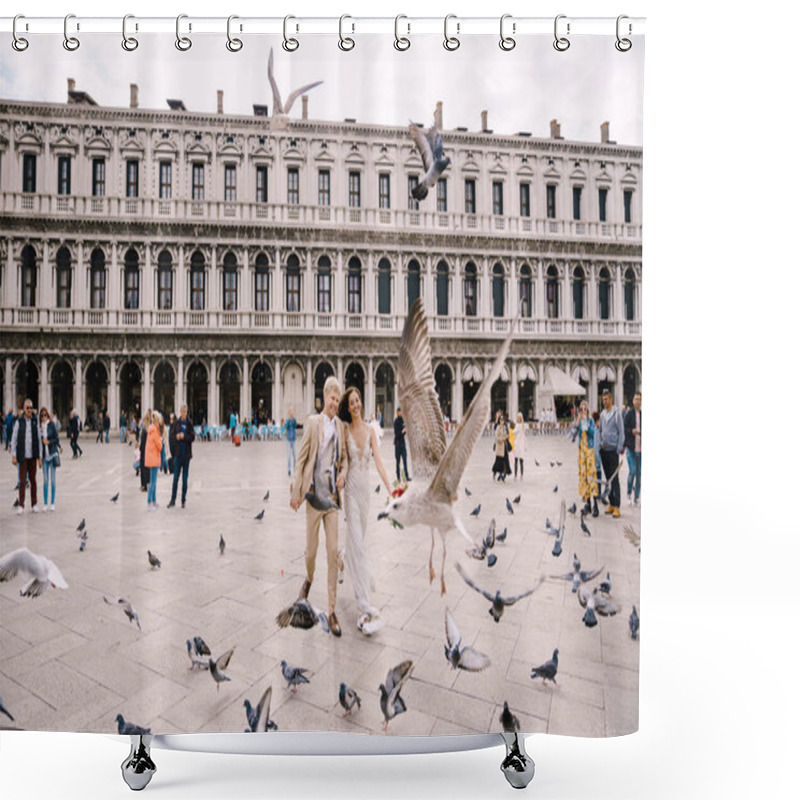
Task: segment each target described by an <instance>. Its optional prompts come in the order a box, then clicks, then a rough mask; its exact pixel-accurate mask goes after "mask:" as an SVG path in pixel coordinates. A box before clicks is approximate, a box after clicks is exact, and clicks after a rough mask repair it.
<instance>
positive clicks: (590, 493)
mask: <svg viewBox="0 0 800 800" xmlns="http://www.w3.org/2000/svg"><path fill="white" fill-rule="evenodd" d="M577 426H578V435H579V439H578V492H579V493H580V496H581V498H582V499H583V500H585V501H586V505H585V506H584V512H585V513H586V514H588V513H590V512H591V514H592V516H595V517H596V516H597V514H598V511H597V495H598V494H599V493H600V492H599V487H598V485H597V467H596V465H595V458H594V437H595V435H596V430H595V425H594V420H593V419H592V418H591V416H590V415H589V404H588V403H587V402H586V401H585V400H584V401H583V402H582V403H581V405H580V408H579V409H578V421H577Z"/></svg>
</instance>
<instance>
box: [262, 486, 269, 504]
mask: <svg viewBox="0 0 800 800" xmlns="http://www.w3.org/2000/svg"><path fill="white" fill-rule="evenodd" d="M267 500H269V489H267V493H266V494H265V495H264V500H263V502H265V503H266V502H267Z"/></svg>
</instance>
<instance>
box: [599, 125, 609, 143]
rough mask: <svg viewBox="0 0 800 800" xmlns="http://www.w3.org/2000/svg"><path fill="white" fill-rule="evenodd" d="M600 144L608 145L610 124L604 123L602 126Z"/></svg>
mask: <svg viewBox="0 0 800 800" xmlns="http://www.w3.org/2000/svg"><path fill="white" fill-rule="evenodd" d="M600 143H601V144H608V123H607V122H604V123H603V124H602V125H601V126H600Z"/></svg>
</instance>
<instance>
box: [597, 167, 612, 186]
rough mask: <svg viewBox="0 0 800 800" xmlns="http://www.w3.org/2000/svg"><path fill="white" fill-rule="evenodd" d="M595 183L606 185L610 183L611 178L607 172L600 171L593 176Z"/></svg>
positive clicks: (604, 170)
mask: <svg viewBox="0 0 800 800" xmlns="http://www.w3.org/2000/svg"><path fill="white" fill-rule="evenodd" d="M594 180H595V183H608V184H610V183H611V182H612V178H611V176H610V175H609V174H608V170H606V169H602V170H600V172H599V173H598V174H597V175H596V176H595V179H594Z"/></svg>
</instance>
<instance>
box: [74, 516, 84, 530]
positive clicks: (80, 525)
mask: <svg viewBox="0 0 800 800" xmlns="http://www.w3.org/2000/svg"><path fill="white" fill-rule="evenodd" d="M85 527H86V518H84V519H82V520H81V521H80V524H79V525H78V527H77V528H75V530H76V531H78V532H79V533H80V532H81V531H82V530H83V529H84V528H85Z"/></svg>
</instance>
